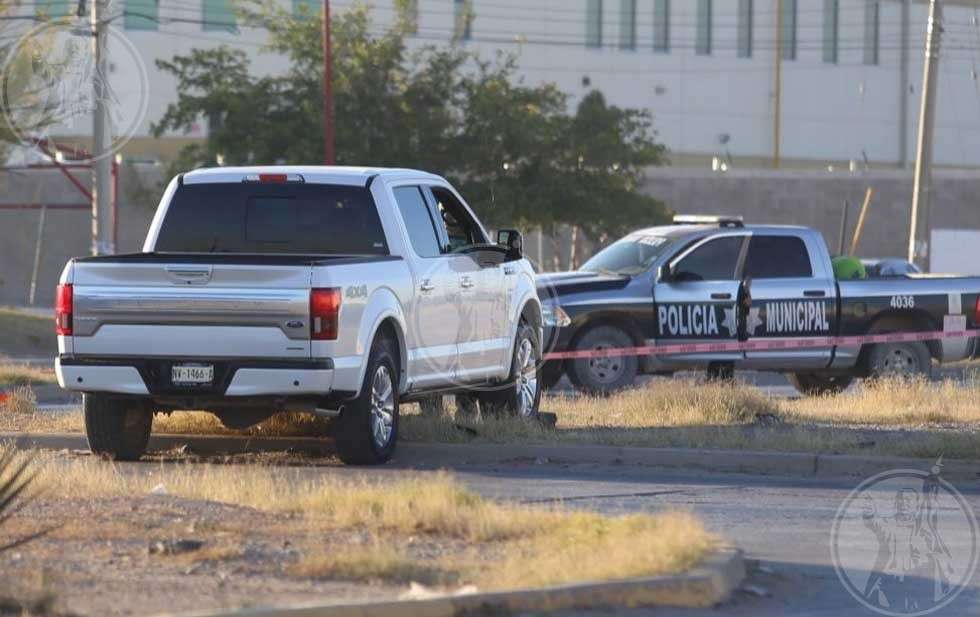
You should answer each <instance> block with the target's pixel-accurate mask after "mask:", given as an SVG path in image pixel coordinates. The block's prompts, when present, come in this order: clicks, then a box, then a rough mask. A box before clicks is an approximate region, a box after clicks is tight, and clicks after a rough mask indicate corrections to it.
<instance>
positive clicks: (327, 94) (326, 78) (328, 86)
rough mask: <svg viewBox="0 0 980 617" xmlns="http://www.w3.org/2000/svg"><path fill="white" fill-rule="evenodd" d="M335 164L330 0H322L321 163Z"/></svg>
mask: <svg viewBox="0 0 980 617" xmlns="http://www.w3.org/2000/svg"><path fill="white" fill-rule="evenodd" d="M336 162H337V157H336V153H335V151H334V110H333V50H332V49H331V44H330V0H323V163H324V164H325V165H333V164H335V163H336Z"/></svg>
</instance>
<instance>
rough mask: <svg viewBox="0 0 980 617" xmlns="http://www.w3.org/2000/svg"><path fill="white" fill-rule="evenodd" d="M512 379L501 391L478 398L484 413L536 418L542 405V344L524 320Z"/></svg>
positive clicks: (517, 338) (512, 364) (517, 337)
mask: <svg viewBox="0 0 980 617" xmlns="http://www.w3.org/2000/svg"><path fill="white" fill-rule="evenodd" d="M512 353H513V358H512V359H511V364H510V376H509V377H508V378H507V381H505V382H504V383H503V384H502V385H501V386H500V387H499V388H497V389H496V390H492V391H490V392H484V393H482V394H480V395H479V396H478V398H479V401H480V411H481V412H482V413H491V414H501V415H508V416H516V417H519V418H533V417H535V416H537V415H538V406H539V405H540V403H541V376H540V373H541V341H540V339H539V338H538V332H537V329H536V328H534V326H532V325H531V324H529V323H527V322H526V321H524V320H521V323H520V325H519V326H518V327H517V336H516V338H515V339H514V349H513V352H512Z"/></svg>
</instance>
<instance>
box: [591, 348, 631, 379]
mask: <svg viewBox="0 0 980 617" xmlns="http://www.w3.org/2000/svg"><path fill="white" fill-rule="evenodd" d="M612 347H613V345H609V344H608V343H599V344H598V345H593V346H592V350H593V351H604V350H606V349H610V348H612ZM624 369H625V366H624V363H623V357H622V356H610V357H600V358H589V371H590V372H591V373H592V376H593V377H595V379H596V381H598V382H599V383H612V382H614V381H616V380H617V379H619V378H620V376H621V375H622V374H623V370H624Z"/></svg>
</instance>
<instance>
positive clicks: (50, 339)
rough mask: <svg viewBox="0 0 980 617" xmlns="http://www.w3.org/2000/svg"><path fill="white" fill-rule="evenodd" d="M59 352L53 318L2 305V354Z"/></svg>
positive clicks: (0, 318)
mask: <svg viewBox="0 0 980 617" xmlns="http://www.w3.org/2000/svg"><path fill="white" fill-rule="evenodd" d="M57 353H58V339H57V337H56V336H55V334H54V320H53V318H48V317H40V316H38V315H35V314H33V313H28V312H24V311H19V310H17V309H14V308H8V307H0V355H6V356H35V357H36V356H54V355H55V354H57Z"/></svg>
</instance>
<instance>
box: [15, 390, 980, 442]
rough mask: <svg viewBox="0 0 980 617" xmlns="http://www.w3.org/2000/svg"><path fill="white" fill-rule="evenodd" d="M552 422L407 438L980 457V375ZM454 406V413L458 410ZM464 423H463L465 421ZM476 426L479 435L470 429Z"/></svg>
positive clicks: (665, 400)
mask: <svg viewBox="0 0 980 617" xmlns="http://www.w3.org/2000/svg"><path fill="white" fill-rule="evenodd" d="M19 408H20V409H21V412H20V413H16V414H11V413H6V412H5V411H4V410H2V409H0V431H28V432H40V431H52V432H64V431H67V432H71V431H75V432H77V431H81V430H82V426H83V422H82V417H81V414H79V413H68V414H33V415H32V414H29V413H26V410H27V409H29V405H27V404H24V405H21V406H20V407H19ZM542 409H544V410H546V411H550V412H553V413H555V414H557V416H558V427H557V430H552V429H548V428H544V427H542V426H541V425H539V424H536V423H529V422H524V421H521V420H517V419H510V418H503V419H496V418H487V419H482V420H470V419H467V420H460V421H459V422H458V423H457V422H454V421H453V419H452V414H451V413H450V414H449V415H446V416H443V417H427V416H422V415H421V414H419V413H418V412H417V410H415V408H414V406H412V405H405V406H404V407H403V409H402V424H401V436H402V438H403V439H406V440H411V441H421V442H443V443H467V442H471V441H482V442H493V443H547V444H559V443H575V444H604V445H617V446H647V447H695V448H731V449H762V450H785V451H804V452H845V453H854V452H859V453H863V454H881V455H896V456H925V457H935V456H939V455H945V456H947V457H951V458H976V457H980V380H977V379H970V380H967V381H966V382H965V383H956V382H927V381H912V382H906V381H879V382H873V383H866V384H862V385H861V386H860V387H858V388H852V389H851V390H849V391H847V392H845V393H843V394H839V395H833V396H822V397H804V398H799V399H781V398H773V397H770V396H767V395H766V394H765V393H763V392H762V391H760V390H759V389H757V388H755V387H752V386H748V385H740V384H734V385H732V384H724V383H696V382H693V381H680V380H658V381H655V382H652V383H651V384H649V385H647V386H646V387H643V388H637V389H634V390H629V391H625V392H623V393H620V394H617V395H614V396H610V397H608V398H601V399H597V398H590V397H580V396H546V397H545V398H544V399H543V401H542ZM451 411H452V410H450V412H451ZM461 427H462V428H461ZM154 431H155V432H156V433H173V434H208V435H213V434H220V435H249V436H270V437H275V436H311V437H320V436H324V435H327V434H328V426H327V423H326V422H325V421H324V420H321V419H318V418H315V417H313V416H310V415H307V414H278V415H276V416H274V417H273V418H270V419H269V420H267V421H266V422H263V423H262V424H260V425H258V426H255V427H253V428H251V429H248V430H244V431H237V430H232V429H227V428H225V427H223V426H222V425H221V423H220V422H219V421H218V420H217V418H215V417H214V416H212V415H211V414H207V413H201V412H176V413H173V414H171V415H167V416H157V417H156V419H155V420H154ZM474 434H475V435H474Z"/></svg>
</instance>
